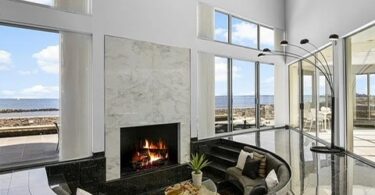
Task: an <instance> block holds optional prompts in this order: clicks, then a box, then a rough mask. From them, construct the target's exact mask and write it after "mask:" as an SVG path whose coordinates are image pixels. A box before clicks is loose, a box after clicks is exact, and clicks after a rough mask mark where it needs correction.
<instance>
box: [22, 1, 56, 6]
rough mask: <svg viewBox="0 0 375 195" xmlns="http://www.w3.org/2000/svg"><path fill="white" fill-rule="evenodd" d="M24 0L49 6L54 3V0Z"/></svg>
mask: <svg viewBox="0 0 375 195" xmlns="http://www.w3.org/2000/svg"><path fill="white" fill-rule="evenodd" d="M26 1H29V2H33V3H39V4H43V5H50V6H53V5H54V0H26Z"/></svg>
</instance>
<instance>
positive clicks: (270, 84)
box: [259, 63, 275, 126]
mask: <svg viewBox="0 0 375 195" xmlns="http://www.w3.org/2000/svg"><path fill="white" fill-rule="evenodd" d="M274 68H275V67H274V66H273V65H272V64H262V63H261V64H260V65H259V97H260V99H259V101H260V107H259V111H260V126H274V119H275V106H274V99H273V98H274V96H275V77H274V75H275V70H274Z"/></svg>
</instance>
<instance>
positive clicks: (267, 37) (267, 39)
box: [259, 27, 275, 49]
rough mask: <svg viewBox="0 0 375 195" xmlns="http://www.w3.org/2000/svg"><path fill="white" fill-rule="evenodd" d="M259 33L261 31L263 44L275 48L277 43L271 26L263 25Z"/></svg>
mask: <svg viewBox="0 0 375 195" xmlns="http://www.w3.org/2000/svg"><path fill="white" fill-rule="evenodd" d="M259 33H260V43H261V44H262V45H261V46H263V47H267V48H270V49H273V47H274V45H275V35H274V31H273V30H272V29H269V28H264V27H261V28H260V32H259Z"/></svg>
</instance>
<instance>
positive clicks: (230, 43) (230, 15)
mask: <svg viewBox="0 0 375 195" xmlns="http://www.w3.org/2000/svg"><path fill="white" fill-rule="evenodd" d="M21 1H22V0H21ZM215 12H218V13H221V14H225V15H227V16H228V29H227V30H228V41H227V42H224V41H219V40H216V39H215V29H216V25H215V23H216V22H215V17H214V35H213V41H215V42H217V43H224V44H229V45H234V46H237V47H243V48H247V49H255V50H259V51H260V50H261V49H260V27H263V28H268V29H270V30H273V31H274V32H275V28H274V27H271V26H268V25H264V24H260V23H258V22H254V21H252V20H249V19H246V18H243V17H240V16H238V15H235V14H231V13H229V12H226V11H223V10H221V9H218V8H214V12H213V15H214V16H215ZM233 17H234V18H236V19H239V20H243V21H245V22H248V23H250V24H255V25H256V26H257V44H256V47H248V46H245V45H240V44H235V43H233V42H232V18H233Z"/></svg>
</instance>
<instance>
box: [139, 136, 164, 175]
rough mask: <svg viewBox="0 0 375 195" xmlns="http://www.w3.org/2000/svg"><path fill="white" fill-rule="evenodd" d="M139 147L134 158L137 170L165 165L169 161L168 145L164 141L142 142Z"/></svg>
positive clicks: (146, 140)
mask: <svg viewBox="0 0 375 195" xmlns="http://www.w3.org/2000/svg"><path fill="white" fill-rule="evenodd" d="M139 146H140V147H139ZM139 146H138V149H137V150H136V151H135V152H134V154H133V158H132V164H133V167H134V168H136V169H144V168H149V167H152V166H155V165H159V164H163V163H165V161H167V160H168V147H167V143H166V142H165V141H164V140H162V139H159V140H158V141H152V140H148V139H145V140H141V141H140V145H139Z"/></svg>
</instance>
